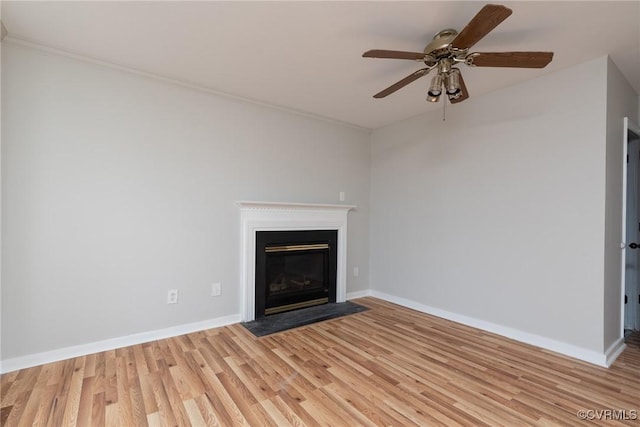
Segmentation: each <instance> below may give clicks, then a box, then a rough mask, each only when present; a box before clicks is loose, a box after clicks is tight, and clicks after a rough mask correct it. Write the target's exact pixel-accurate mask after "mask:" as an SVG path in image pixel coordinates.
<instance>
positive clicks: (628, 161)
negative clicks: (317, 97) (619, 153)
mask: <svg viewBox="0 0 640 427" xmlns="http://www.w3.org/2000/svg"><path fill="white" fill-rule="evenodd" d="M627 163H629V155H628V154H627Z"/></svg>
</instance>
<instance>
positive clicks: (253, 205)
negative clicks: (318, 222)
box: [236, 200, 356, 211]
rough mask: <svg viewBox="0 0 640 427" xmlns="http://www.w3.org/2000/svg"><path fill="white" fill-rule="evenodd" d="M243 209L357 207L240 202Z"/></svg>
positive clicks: (335, 208) (347, 207)
mask: <svg viewBox="0 0 640 427" xmlns="http://www.w3.org/2000/svg"><path fill="white" fill-rule="evenodd" d="M236 204H237V205H238V206H240V208H242V209H277V210H307V209H311V210H314V209H317V210H347V211H349V210H352V209H355V208H356V206H355V205H332V204H323V203H294V202H262V201H244V200H242V201H238V202H236Z"/></svg>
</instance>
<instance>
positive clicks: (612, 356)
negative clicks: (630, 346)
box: [604, 337, 627, 368]
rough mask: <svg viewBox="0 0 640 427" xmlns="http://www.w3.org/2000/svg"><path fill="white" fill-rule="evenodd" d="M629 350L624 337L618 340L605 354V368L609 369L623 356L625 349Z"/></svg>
mask: <svg viewBox="0 0 640 427" xmlns="http://www.w3.org/2000/svg"><path fill="white" fill-rule="evenodd" d="M625 348H627V345H626V344H625V343H624V337H620V338H618V340H617V341H615V342H614V343H613V344H611V345H610V346H609V348H608V349H607V351H605V352H604V355H605V366H606V367H607V368H608V367H609V366H611V365H612V364H613V362H615V361H616V359H617V358H618V356H620V355H621V354H622V352H623V351H624V349H625Z"/></svg>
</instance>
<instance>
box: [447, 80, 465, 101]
mask: <svg viewBox="0 0 640 427" xmlns="http://www.w3.org/2000/svg"><path fill="white" fill-rule="evenodd" d="M458 79H459V81H460V96H458V97H457V98H453V99H451V98H449V102H451V103H452V104H457V103H458V102H462V101H464V100H465V99H467V98H469V91H468V90H467V85H466V84H464V79H463V78H462V73H459V74H458Z"/></svg>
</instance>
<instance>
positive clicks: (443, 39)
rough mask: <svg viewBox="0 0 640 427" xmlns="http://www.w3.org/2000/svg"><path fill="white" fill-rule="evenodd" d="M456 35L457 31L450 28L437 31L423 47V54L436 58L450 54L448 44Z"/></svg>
mask: <svg viewBox="0 0 640 427" xmlns="http://www.w3.org/2000/svg"><path fill="white" fill-rule="evenodd" d="M457 35H458V32H457V31H456V30H454V29H451V28H448V29H446V30H442V31H440V32H438V33H437V34H436V35H435V36H433V40H432V41H431V43H429V44H428V45H427V47H425V48H424V53H425V55H429V56H431V57H433V58H436V59H438V58H441V57H445V56H449V55H450V54H451V52H450V51H449V46H450V45H451V42H453V40H454V39H455V38H456V36H457Z"/></svg>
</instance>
